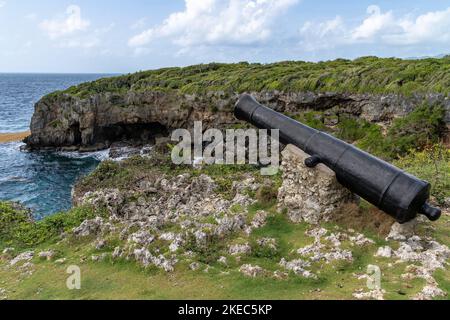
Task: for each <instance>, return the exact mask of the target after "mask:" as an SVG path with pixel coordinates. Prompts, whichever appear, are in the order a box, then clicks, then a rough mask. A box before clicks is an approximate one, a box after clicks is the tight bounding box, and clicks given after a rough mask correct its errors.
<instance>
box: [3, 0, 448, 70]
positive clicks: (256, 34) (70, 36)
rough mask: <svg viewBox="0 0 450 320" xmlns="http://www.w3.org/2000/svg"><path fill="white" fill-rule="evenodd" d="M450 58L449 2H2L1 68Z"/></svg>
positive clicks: (119, 67)
mask: <svg viewBox="0 0 450 320" xmlns="http://www.w3.org/2000/svg"><path fill="white" fill-rule="evenodd" d="M448 53H450V1H449V0H445V1H444V0H408V1H404V0H396V1H392V0H371V1H366V0H351V1H350V0H349V1H338V0H129V1H123V0H96V1H92V0H39V1H36V0H0V72H49V73H128V72H134V71H139V70H147V69H156V68H161V67H169V66H186V65H191V64H197V63H208V62H240V61H249V62H261V63H270V62H275V61H283V60H304V61H323V60H330V59H336V58H347V59H354V58H357V57H360V56H368V55H376V56H380V57H400V58H411V57H424V56H437V55H441V54H448Z"/></svg>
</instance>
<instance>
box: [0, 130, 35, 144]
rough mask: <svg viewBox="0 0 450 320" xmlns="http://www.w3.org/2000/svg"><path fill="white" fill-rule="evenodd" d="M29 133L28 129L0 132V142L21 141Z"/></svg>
mask: <svg viewBox="0 0 450 320" xmlns="http://www.w3.org/2000/svg"><path fill="white" fill-rule="evenodd" d="M30 134H31V132H30V131H25V132H12V133H0V143H8V142H16V141H21V140H23V139H25V138H26V137H28V136H29V135H30Z"/></svg>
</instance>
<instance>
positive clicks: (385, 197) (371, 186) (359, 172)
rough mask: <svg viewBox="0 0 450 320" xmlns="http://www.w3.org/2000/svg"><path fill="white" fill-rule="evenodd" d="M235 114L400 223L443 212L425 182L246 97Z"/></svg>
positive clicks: (239, 102)
mask: <svg viewBox="0 0 450 320" xmlns="http://www.w3.org/2000/svg"><path fill="white" fill-rule="evenodd" d="M235 116H236V117H237V118H238V119H239V120H244V121H247V122H249V123H251V124H253V125H255V126H256V127H258V128H260V129H279V130H280V140H281V142H282V143H284V144H292V145H295V146H297V147H298V148H300V149H302V150H303V151H305V152H306V153H307V154H309V155H311V158H309V159H307V160H306V161H305V163H306V165H307V166H309V167H314V166H316V165H317V164H319V163H323V164H325V165H326V166H328V167H329V168H330V169H332V170H333V171H334V172H335V173H336V177H337V179H338V181H339V182H340V183H341V184H342V185H343V186H344V187H346V188H347V189H349V190H350V191H352V192H354V193H355V194H357V195H359V196H360V197H362V198H363V199H365V200H367V201H368V202H370V203H372V204H373V205H375V206H377V207H378V208H380V209H381V210H383V211H384V212H386V213H387V214H389V215H391V216H392V217H394V218H395V219H396V220H397V221H398V222H400V223H405V222H408V221H411V220H413V219H414V218H415V217H417V215H418V214H424V215H425V216H427V217H428V218H429V219H430V220H432V221H436V220H438V219H439V218H440V216H441V210H440V209H438V208H434V207H432V206H431V205H430V204H429V203H428V202H427V201H428V199H429V197H430V189H431V185H430V184H429V183H428V182H426V181H423V180H420V179H418V178H416V177H414V176H412V175H410V174H408V173H406V172H404V171H402V170H400V169H398V168H396V167H395V166H393V165H391V164H389V163H387V162H385V161H383V160H381V159H378V158H376V157H374V156H372V155H370V154H368V153H367V152H364V151H362V150H360V149H358V148H356V147H354V146H353V145H351V144H348V143H346V142H344V141H341V140H339V139H337V138H335V137H333V136H331V135H329V134H326V133H324V132H321V131H318V130H315V129H313V128H310V127H308V126H306V125H304V124H302V123H300V122H298V121H295V120H293V119H291V118H289V117H287V116H285V115H283V114H281V113H278V112H276V111H274V110H272V109H269V108H267V107H264V106H262V105H261V104H259V103H258V102H257V101H256V100H255V99H254V98H253V97H252V96H250V95H243V96H242V97H241V98H240V99H239V101H238V103H237V104H236V108H235Z"/></svg>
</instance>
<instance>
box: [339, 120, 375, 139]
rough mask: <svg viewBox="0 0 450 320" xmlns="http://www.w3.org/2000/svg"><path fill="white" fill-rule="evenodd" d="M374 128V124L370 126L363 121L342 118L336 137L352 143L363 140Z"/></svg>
mask: <svg viewBox="0 0 450 320" xmlns="http://www.w3.org/2000/svg"><path fill="white" fill-rule="evenodd" d="M374 127H376V125H375V124H371V123H370V122H368V121H366V120H364V119H356V118H350V117H342V118H341V119H340V120H339V124H338V130H337V132H336V136H337V137H338V138H339V139H342V140H345V141H347V142H350V143H353V142H355V141H358V140H361V139H363V138H365V137H366V136H367V134H368V133H369V132H370V130H371V129H372V128H374Z"/></svg>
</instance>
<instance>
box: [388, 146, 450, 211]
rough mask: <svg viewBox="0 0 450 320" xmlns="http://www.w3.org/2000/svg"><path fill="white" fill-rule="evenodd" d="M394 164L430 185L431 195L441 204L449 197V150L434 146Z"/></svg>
mask: <svg viewBox="0 0 450 320" xmlns="http://www.w3.org/2000/svg"><path fill="white" fill-rule="evenodd" d="M395 164H396V165H397V166H399V167H401V168H403V169H405V170H406V171H408V172H409V173H411V174H414V175H416V176H418V177H420V178H421V179H424V180H426V181H428V182H430V183H431V185H432V187H433V189H432V191H431V192H432V194H433V196H434V197H435V198H436V200H437V201H438V202H439V203H440V204H443V202H444V200H445V199H446V198H449V197H450V149H448V148H445V147H443V146H442V145H434V146H432V147H429V148H426V149H425V150H423V151H415V150H413V151H411V153H409V154H408V155H406V156H404V157H402V158H400V159H399V160H397V161H396V162H395Z"/></svg>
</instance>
